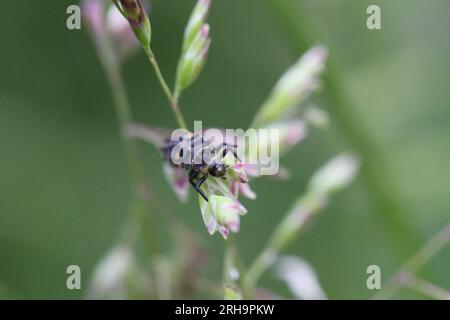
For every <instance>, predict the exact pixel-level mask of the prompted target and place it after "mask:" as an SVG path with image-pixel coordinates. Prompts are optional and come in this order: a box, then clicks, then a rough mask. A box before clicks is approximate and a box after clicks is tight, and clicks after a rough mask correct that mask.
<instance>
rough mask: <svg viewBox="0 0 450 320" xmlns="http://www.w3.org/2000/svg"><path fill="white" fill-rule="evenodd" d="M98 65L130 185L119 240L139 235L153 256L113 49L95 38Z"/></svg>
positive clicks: (149, 223)
mask: <svg viewBox="0 0 450 320" xmlns="http://www.w3.org/2000/svg"><path fill="white" fill-rule="evenodd" d="M95 43H96V45H97V51H98V54H99V57H100V61H101V63H102V65H103V67H104V70H105V72H106V76H107V79H108V82H109V85H110V87H111V92H112V95H113V101H114V106H115V111H116V116H117V120H118V123H119V127H120V129H121V138H122V141H123V145H124V150H125V154H126V157H127V163H128V172H129V177H130V181H131V189H132V190H131V193H132V199H131V203H130V209H129V212H130V218H129V221H128V223H127V224H126V226H125V228H124V233H123V235H122V238H123V240H122V241H124V242H127V243H133V242H134V241H135V240H136V236H137V234H138V233H139V232H138V231H141V233H142V235H143V236H144V238H145V241H146V247H147V249H148V252H149V255H150V256H153V255H155V254H156V253H157V252H158V249H157V243H156V237H155V230H154V223H153V222H152V221H151V215H150V214H148V213H149V212H148V211H149V207H148V203H147V200H146V199H145V198H144V195H143V193H144V191H145V189H146V184H145V182H144V180H145V179H144V177H143V172H142V168H141V164H140V157H139V152H138V145H137V142H135V141H133V140H132V139H127V137H126V135H125V132H124V130H125V128H126V127H127V126H128V125H130V124H131V123H132V122H133V119H132V115H131V111H130V104H129V99H128V95H127V92H126V89H125V85H124V83H123V80H122V76H121V70H120V63H119V61H117V58H116V55H115V51H114V48H113V47H112V45H111V43H110V39H108V37H106V36H105V37H97V38H96V39H95Z"/></svg>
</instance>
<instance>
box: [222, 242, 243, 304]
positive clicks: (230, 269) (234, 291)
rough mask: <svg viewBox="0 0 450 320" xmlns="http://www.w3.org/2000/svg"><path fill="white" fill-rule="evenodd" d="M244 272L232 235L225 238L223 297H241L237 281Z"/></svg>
mask: <svg viewBox="0 0 450 320" xmlns="http://www.w3.org/2000/svg"><path fill="white" fill-rule="evenodd" d="M243 274H244V270H243V266H242V263H241V261H240V258H239V253H238V250H237V246H236V242H235V239H234V236H233V235H231V234H230V235H229V236H228V239H227V240H226V246H225V255H224V267H223V282H224V297H225V299H233V300H236V299H239V300H240V299H242V295H241V289H240V288H239V283H238V282H239V281H240V279H241V277H242V275H243Z"/></svg>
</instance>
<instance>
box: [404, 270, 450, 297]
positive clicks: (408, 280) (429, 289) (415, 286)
mask: <svg viewBox="0 0 450 320" xmlns="http://www.w3.org/2000/svg"><path fill="white" fill-rule="evenodd" d="M402 278H403V281H402V282H403V285H404V286H405V287H407V288H410V289H412V290H414V291H417V292H419V293H421V294H423V295H426V296H428V297H430V298H432V299H436V300H450V292H448V291H447V290H445V289H443V288H441V287H439V286H437V285H435V284H434V283H431V282H429V281H426V280H423V279H420V278H418V277H416V276H414V275H412V274H410V273H406V274H404V275H402Z"/></svg>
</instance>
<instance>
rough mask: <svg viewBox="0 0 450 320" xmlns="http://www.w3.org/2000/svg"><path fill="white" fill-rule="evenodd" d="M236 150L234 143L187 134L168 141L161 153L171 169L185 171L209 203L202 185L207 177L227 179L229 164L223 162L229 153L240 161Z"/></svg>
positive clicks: (195, 187)
mask: <svg viewBox="0 0 450 320" xmlns="http://www.w3.org/2000/svg"><path fill="white" fill-rule="evenodd" d="M236 149H237V144H228V143H227V142H221V143H215V141H214V139H212V138H210V137H207V136H204V135H201V134H194V133H191V132H189V133H187V134H185V135H182V136H179V137H178V139H167V140H166V141H165V143H164V144H163V146H162V148H161V151H162V153H163V156H164V160H165V161H166V162H168V163H169V164H170V165H171V166H173V167H176V168H183V169H185V170H186V171H187V172H188V176H189V183H190V184H191V185H192V186H193V188H194V189H195V190H196V191H197V192H198V193H199V194H200V195H201V196H202V197H203V198H204V199H205V200H206V201H208V196H207V195H206V194H205V192H204V191H203V190H202V189H201V186H202V184H203V183H204V182H205V181H206V179H208V177H214V178H222V179H224V180H226V179H227V177H228V173H227V172H228V168H229V165H228V164H225V163H224V162H223V159H224V158H225V157H226V156H227V155H228V154H229V153H231V154H232V155H233V156H234V158H235V159H236V160H237V161H240V158H239V156H238V154H237V151H236Z"/></svg>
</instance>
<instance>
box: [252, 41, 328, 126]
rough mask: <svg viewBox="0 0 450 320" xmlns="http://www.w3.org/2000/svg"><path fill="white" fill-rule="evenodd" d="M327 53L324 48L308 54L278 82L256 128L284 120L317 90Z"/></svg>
mask: <svg viewBox="0 0 450 320" xmlns="http://www.w3.org/2000/svg"><path fill="white" fill-rule="evenodd" d="M326 56H327V53H326V50H325V48H323V47H314V48H312V49H310V50H309V51H308V52H306V53H305V54H304V55H303V56H302V57H301V58H300V59H299V61H298V62H297V63H296V64H295V65H294V66H292V67H291V68H290V69H289V70H288V71H287V72H286V73H285V74H284V75H283V76H282V77H281V79H280V80H279V81H278V83H277V84H276V85H275V88H274V89H273V90H272V92H271V94H270V96H269V98H268V99H267V100H266V102H265V103H264V105H263V106H262V107H261V110H260V111H259V112H258V115H257V116H256V119H255V126H256V127H263V126H265V125H267V124H268V123H271V122H274V121H279V120H282V117H283V116H284V115H285V114H286V112H287V111H288V110H289V109H291V108H293V107H295V106H297V105H298V104H300V103H301V102H303V101H304V99H305V98H306V97H307V96H308V95H309V94H310V93H311V92H312V91H313V90H315V89H316V88H317V86H318V76H319V74H320V73H321V72H322V70H323V69H324V65H325V59H326Z"/></svg>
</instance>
